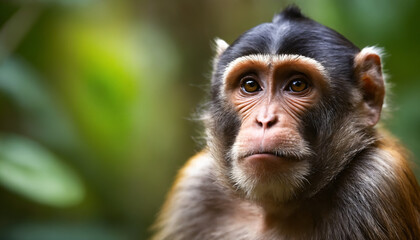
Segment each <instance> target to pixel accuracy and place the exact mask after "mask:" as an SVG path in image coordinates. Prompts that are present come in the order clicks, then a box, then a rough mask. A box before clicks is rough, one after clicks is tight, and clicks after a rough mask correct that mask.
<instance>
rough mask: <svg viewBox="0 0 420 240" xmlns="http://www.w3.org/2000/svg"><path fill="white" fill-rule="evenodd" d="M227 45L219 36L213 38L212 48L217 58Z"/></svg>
mask: <svg viewBox="0 0 420 240" xmlns="http://www.w3.org/2000/svg"><path fill="white" fill-rule="evenodd" d="M228 47H229V44H227V42H225V41H224V40H222V39H220V38H216V39H214V49H215V52H216V56H215V58H216V59H217V58H219V57H220V55H222V53H223V52H224V51H225V50H226V49H227V48H228Z"/></svg>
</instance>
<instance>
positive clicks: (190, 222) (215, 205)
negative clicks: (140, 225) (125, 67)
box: [153, 150, 230, 239]
mask: <svg viewBox="0 0 420 240" xmlns="http://www.w3.org/2000/svg"><path fill="white" fill-rule="evenodd" d="M215 168H216V165H215V164H214V159H213V158H212V157H211V155H210V153H209V152H207V151H206V150H203V151H202V152H200V153H198V154H196V155H195V156H193V157H192V158H190V159H189V160H188V161H187V163H186V164H185V165H184V167H183V168H182V169H181V170H180V171H179V173H178V176H177V178H176V181H175V183H174V185H173V187H172V189H171V191H170V192H169V195H168V196H167V200H166V202H165V204H164V206H163V208H162V211H161V213H160V216H159V219H158V222H157V224H156V225H155V228H156V229H158V230H159V231H158V234H157V235H156V236H154V237H155V238H153V239H199V238H203V237H204V238H205V239H217V238H209V236H211V235H212V234H213V233H212V232H214V231H215V229H217V228H218V225H220V222H221V221H220V219H222V218H223V216H225V215H226V211H225V210H226V209H229V207H227V204H228V203H229V202H230V199H229V197H228V196H227V195H226V193H225V192H224V191H223V190H222V188H221V186H220V185H218V184H217V183H216V177H215V176H214V173H215V172H216V171H215Z"/></svg>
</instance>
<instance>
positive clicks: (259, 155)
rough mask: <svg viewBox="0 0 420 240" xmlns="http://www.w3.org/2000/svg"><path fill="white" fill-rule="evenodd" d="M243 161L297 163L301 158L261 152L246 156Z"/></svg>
mask: <svg viewBox="0 0 420 240" xmlns="http://www.w3.org/2000/svg"><path fill="white" fill-rule="evenodd" d="M241 159H243V160H249V161H253V160H257V161H259V160H272V161H296V160H299V158H298V157H297V156H296V155H295V154H290V153H285V152H280V151H260V152H250V153H247V154H244V155H243V156H242V157H241Z"/></svg>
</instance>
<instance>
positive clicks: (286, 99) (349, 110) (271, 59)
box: [207, 14, 385, 202]
mask: <svg viewBox="0 0 420 240" xmlns="http://www.w3.org/2000/svg"><path fill="white" fill-rule="evenodd" d="M216 44H217V49H216V50H217V51H216V52H217V54H216V58H215V64H214V67H215V68H214V72H213V77H212V89H211V96H212V99H211V104H210V106H209V112H208V116H209V118H208V121H207V124H208V125H207V132H208V136H209V141H208V145H209V148H210V151H211V154H212V156H213V157H214V158H215V159H216V160H217V164H218V165H217V166H219V171H218V172H219V173H221V174H220V175H221V176H222V178H223V179H222V181H223V182H224V183H227V184H228V185H230V186H233V187H234V189H236V190H237V191H238V192H239V193H242V194H243V195H244V196H246V197H247V198H248V199H253V200H257V201H260V200H261V201H265V200H274V201H283V202H284V201H288V200H291V199H292V198H293V197H308V196H311V195H313V194H316V193H317V192H318V191H319V190H320V189H322V188H323V187H324V186H326V185H327V184H328V183H329V182H330V181H331V179H334V178H335V177H336V176H337V174H338V173H340V172H341V171H342V170H343V169H344V168H345V166H346V165H347V164H348V163H349V162H350V161H351V159H352V158H353V157H354V156H355V155H356V154H358V153H359V152H360V151H362V150H363V149H365V148H366V146H368V145H369V144H371V143H372V142H373V141H372V139H373V138H374V136H373V135H372V134H371V131H370V130H371V128H372V127H373V126H374V125H375V124H376V123H377V122H378V120H379V117H380V113H381V109H382V103H383V98H384V92H385V89H384V83H383V77H382V72H381V60H380V57H379V55H378V51H377V50H376V49H375V48H364V49H363V50H362V51H360V49H358V48H357V47H356V46H355V45H353V44H352V43H351V42H350V41H348V40H347V39H345V38H344V37H343V36H341V35H340V34H338V33H337V32H335V31H334V30H331V29H329V28H327V27H325V26H322V25H320V24H318V23H316V22H313V21H312V20H310V19H307V18H304V17H302V16H299V15H293V14H292V15H282V14H280V15H278V16H276V17H275V18H274V19H273V22H272V23H264V24H261V25H258V26H257V27H255V28H252V29H250V30H249V31H247V32H245V33H244V34H242V35H241V36H240V37H239V38H238V39H237V40H235V41H234V42H233V43H232V45H230V46H229V45H228V44H227V43H226V42H224V41H223V40H217V42H216Z"/></svg>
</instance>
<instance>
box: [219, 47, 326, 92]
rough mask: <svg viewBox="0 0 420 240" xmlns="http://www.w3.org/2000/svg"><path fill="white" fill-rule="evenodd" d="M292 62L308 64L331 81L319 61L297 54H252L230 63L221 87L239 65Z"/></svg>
mask: <svg viewBox="0 0 420 240" xmlns="http://www.w3.org/2000/svg"><path fill="white" fill-rule="evenodd" d="M291 61H299V62H300V63H304V64H308V65H311V66H313V67H315V69H317V70H318V72H319V73H320V74H321V75H322V76H324V78H325V79H327V80H328V79H329V76H328V74H327V71H326V70H325V67H324V66H323V65H322V64H321V63H320V62H318V61H317V60H315V59H313V58H310V57H305V56H302V55H296V54H281V55H273V54H252V55H247V56H242V57H239V58H237V59H235V60H233V61H232V62H230V63H229V64H228V66H227V67H226V70H225V71H224V73H223V79H222V81H223V84H222V85H221V87H222V88H223V86H226V78H227V76H228V75H229V74H230V72H231V71H232V70H233V69H234V68H235V67H236V66H237V65H239V64H242V63H245V62H255V63H263V64H267V65H270V64H271V65H274V66H275V65H279V64H281V63H283V62H291ZM221 90H222V91H220V92H221V93H222V94H224V91H223V89H221Z"/></svg>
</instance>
